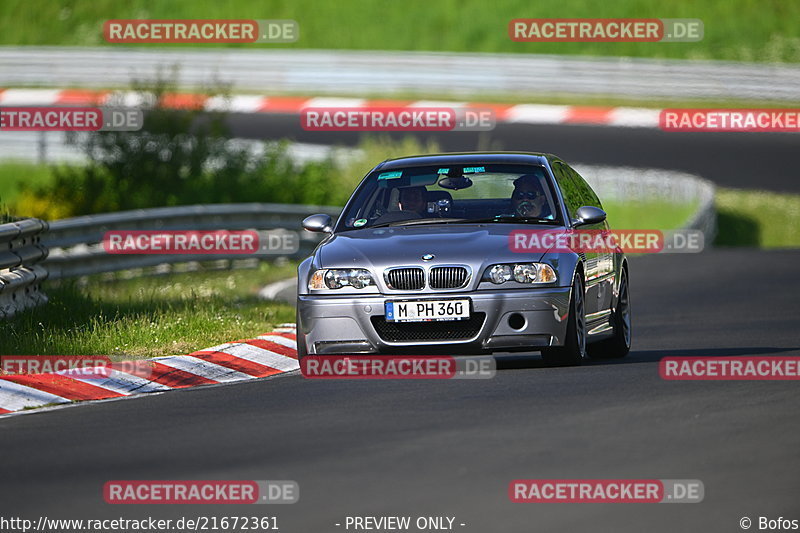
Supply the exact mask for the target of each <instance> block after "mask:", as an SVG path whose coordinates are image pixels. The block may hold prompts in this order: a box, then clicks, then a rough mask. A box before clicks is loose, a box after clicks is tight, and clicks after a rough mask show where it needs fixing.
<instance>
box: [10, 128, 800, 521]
mask: <svg viewBox="0 0 800 533" xmlns="http://www.w3.org/2000/svg"><path fill="white" fill-rule="evenodd" d="M565 128H577V129H572V130H567V129H565V130H563V131H561V130H560V129H559V128H555V129H553V130H552V131H553V135H556V134H558V135H562V136H563V139H568V138H569V137H568V133H569V131H572V132H574V135H575V136H576V139H577V140H573V141H572V143H567V142H566V141H564V142H565V144H564V146H562V147H560V148H559V147H558V146H556V145H555V144H556V141H554V140H552V141H549V142H551V143H552V146H544V147H542V146H541V144H542V143H537V142H536V136H537V135H544V133H542V132H539V133H535V134H531V143H530V144H531V145H537V146H538V147H539V148H542V149H544V150H552V151H553V152H555V153H558V154H560V155H563V156H564V157H567V159H573V158H574V159H580V160H582V161H584V162H603V161H588V160H587V159H586V158H581V157H579V156H580V154H581V152H583V153H590V152H591V151H592V150H593V149H591V148H589V147H585V146H580V144H581V143H584V142H586V138H588V136H589V133H588V132H590V131H594V132H595V137H594V138H595V141H596V142H598V143H603V144H611V140H610V139H608V138H607V137H612V136H613V135H612V133H611V132H608V131H607V130H601V129H597V128H581V127H565ZM509 134H510V133H509ZM651 134H655V135H658V134H657V132H651V133H642V132H639V133H638V134H633V133H630V134H629V133H624V135H631V137H630V141H631V144H627V145H625V146H622V147H618V151H617V153H618V154H627V155H620V158H619V159H613V158H612V156H611V155H609V156H608V157H609V161H608V162H609V163H610V164H634V160H637V159H641V160H642V164H643V165H644V164H645V161H644V159H645V157H644V155H642V152H649V153H654V152H660V151H666V150H670V149H671V150H673V152H672V155H673V157H674V159H673V161H687V160H688V158H687V156H686V154H685V153H682V152H681V151H680V150H678V149H677V148H675V147H673V148H664V147H661V148H660V149H659V150H657V149H656V148H648V147H647V146H646V144H647V143H648V142H651V138H650V137H649V135H651ZM264 135H266V132H265V133H264ZM637 135H638V136H640V137H643V138H644V142H641V143H637V144H634V143H633V140H634V139H635V138H636V136H637ZM304 140H305V139H304ZM617 142H619V143H623V141H622V140H621V139H618V140H617ZM709 142H710V144H712V145H714V144H715V143H717V142H719V146H720V148H715V150H719V151H723V148H721V147H722V145H723V144H724V143H722V141H716V140H714V139H711V140H710V141H709ZM687 143H688V144H689V145H691V144H692V143H691V142H689V141H687ZM520 144H521V141H520ZM767 144H768V143H765V144H764V145H763V147H764V149H766V146H767ZM517 147H519V146H504V148H507V149H510V148H517ZM447 148H449V147H447ZM473 148H474V147H473V146H463V147H461V148H460V149H473ZM690 148H691V150H690ZM700 148H702V147H690V146H688V145H687V147H686V148H685V149H686V150H687V151H698V150H699V149H700ZM776 150H777V149H776ZM707 151H712V149H711V148H708V147H707ZM724 151H725V152H726V153H728V152H730V153H729V155H730V157H731V158H732V160H731V161H730V165H731V168H735V169H738V171H737V173H736V174H735V175H732V177H735V178H736V180H739V181H740V182H741V184H742V186H745V183H746V182H747V179H748V178H747V174H748V172H749V170H751V169H753V168H758V166H759V165H758V163H757V159H756V158H751V157H750V155H749V154H748V153H747V152H744V151H743V152H740V153H739V154H738V156H736V157H734V151H735V150H734V149H733V148H725V150H724ZM597 153H598V154H600V152H599V151H598V152H597ZM662 161H664V162H665V163H666V159H662ZM696 164H698V165H699V164H700V162H696ZM648 166H661V165H660V162H659V161H656V162H654V163H653V164H652V165H648ZM663 166H665V168H682V167H680V166H679V165H677V164H676V165H666V164H664V165H663ZM687 170H691V169H687ZM773 170H780V171H781V172H782V174H781V175H783V176H790V175H791V173H792V167H785V166H781V165H777V164H776V166H775V168H774V169H773ZM771 175H773V176H774V175H776V173H775V172H773V173H772V174H771ZM707 177H709V176H707ZM721 183H724V182H721ZM726 184H727V185H733V183H726ZM781 184H783V185H788V184H789V181H785V180H784V181H779V182H775V185H776V189H783V190H785V189H787V187H785V186H781ZM760 185H762V186H767V185H766V184H764V183H763V182H762V183H761V184H760ZM798 264H800V251H772V252H764V251H756V250H748V249H716V250H710V251H707V252H704V253H702V254H696V255H690V254H680V255H679V254H675V255H659V256H648V257H639V258H635V259H634V260H633V262H632V264H631V290H632V299H633V309H634V334H635V338H634V348H633V351H632V352H631V354H630V355H629V357H628V358H626V359H624V360H622V361H618V362H593V363H590V364H588V365H585V366H583V367H579V368H545V367H543V365H542V363H541V360H540V358H539V357H538V356H536V355H532V356H528V357H525V356H516V357H505V356H503V357H500V358H499V365H500V368H501V370H500V371H499V372H498V373H497V376H496V377H495V378H494V379H491V380H482V381H466V380H465V381H312V380H305V379H304V378H303V377H302V376H299V375H296V374H295V375H289V376H283V377H278V378H274V379H265V380H259V381H253V382H246V383H242V384H236V385H227V386H215V387H205V388H198V389H194V390H189V391H181V392H171V393H165V394H157V395H148V396H145V397H143V398H139V399H128V400H121V401H108V402H98V403H93V404H89V405H83V406H77V407H70V408H66V409H58V410H53V411H48V412H38V413H31V414H26V415H23V416H15V417H9V418H4V419H0V456H1V457H2V461H3V467H2V475H0V516H4V517H9V516H24V517H30V518H35V517H38V516H39V515H42V514H45V515H47V516H48V517H51V518H54V517H57V518H70V517H74V518H103V517H108V518H111V517H120V516H122V517H127V518H139V519H140V518H145V517H147V516H163V517H180V516H189V517H196V516H201V515H205V516H208V515H216V516H222V515H228V516H235V515H238V516H242V515H248V516H249V515H253V514H258V515H268V514H275V515H277V516H278V517H279V526H280V529H281V530H282V531H286V532H290V533H291V532H303V533H316V532H327V531H343V530H344V528H343V527H336V526H335V525H334V524H336V523H343V520H344V518H345V516H347V515H351V516H352V515H369V516H375V515H393V516H394V515H403V516H419V515H432V516H455V518H456V524H461V523H464V524H466V525H465V526H464V527H461V526H456V530H460V531H477V532H506V531H507V532H528V531H631V532H640V531H664V532H675V531H720V532H724V531H741V529H740V528H739V519H740V518H741V517H743V516H748V517H750V518H752V519H753V520H754V521H755V522H756V525H754V527H753V528H751V529H752V530H756V528H757V519H758V517H759V516H767V517H770V518H778V517H779V516H783V517H788V518H796V519H800V503H799V502H798V494H800V459H799V458H800V452H798V450H800V418H799V417H798V415H797V413H798V412H800V394H798V385H797V382H778V381H774V382H768V381H762V382H672V381H663V380H662V379H661V378H660V377H659V374H658V360H659V359H660V358H661V357H663V356H670V355H672V356H686V355H696V356H746V355H764V356H767V355H781V356H788V355H794V356H800V335H798V325H799V324H800V299H798V294H800V291H798V285H799V284H800V283H798V281H797V275H796V269H797V265H798ZM518 478H536V479H547V478H557V479H568V478H581V479H591V478H614V479H626V478H637V479H639V478H647V479H653V478H655V479H700V480H702V481H703V483H704V485H705V500H704V501H703V502H702V503H699V504H673V505H668V504H512V503H510V502H509V500H508V496H507V488H508V484H509V482H510V481H511V480H513V479H518ZM113 479H291V480H295V481H297V482H298V483H299V485H300V501H299V502H298V503H297V504H294V505H283V506H267V507H262V506H258V507H253V506H245V507H242V506H213V507H212V506H112V505H106V504H104V503H103V500H102V487H103V484H104V483H105V482H106V481H108V480H113ZM412 531H413V530H412Z"/></svg>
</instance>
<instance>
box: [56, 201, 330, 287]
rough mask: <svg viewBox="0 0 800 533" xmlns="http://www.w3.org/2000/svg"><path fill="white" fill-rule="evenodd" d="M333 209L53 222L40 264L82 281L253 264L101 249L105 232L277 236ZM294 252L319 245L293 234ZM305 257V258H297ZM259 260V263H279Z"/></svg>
mask: <svg viewBox="0 0 800 533" xmlns="http://www.w3.org/2000/svg"><path fill="white" fill-rule="evenodd" d="M338 212H339V208H336V207H324V206H323V207H319V206H305V205H286V204H266V203H248V204H211V205H190V206H179V207H160V208H154V209H139V210H134V211H122V212H119V213H109V214H102V215H88V216H82V217H75V218H68V219H63V220H57V221H54V222H52V223H51V224H50V231H49V232H48V234H47V236H46V238H45V239H44V243H45V244H46V246H47V247H48V248H49V249H50V255H49V257H48V258H47V261H46V262H45V266H46V267H47V270H48V271H49V272H50V278H51V279H61V278H70V277H76V276H88V275H91V274H99V273H105V272H115V271H120V270H131V269H139V268H146V267H157V266H160V265H169V264H176V263H196V262H200V261H212V262H217V263H218V264H219V262H222V264H223V266H224V265H225V264H227V265H228V266H230V264H231V262H234V261H236V262H243V261H248V262H249V263H253V262H254V261H257V260H258V258H254V257H252V256H247V255H242V254H213V255H209V254H155V255H141V254H137V255H130V254H109V253H107V252H106V250H105V249H104V248H103V236H104V234H105V233H106V232H107V231H113V230H120V231H136V230H159V231H169V230H196V231H203V230H220V229H225V230H256V231H259V230H265V231H268V230H277V229H291V230H292V231H295V230H297V229H299V228H300V226H301V222H302V220H303V218H305V217H306V216H308V215H309V214H313V213H329V214H331V215H335V214H338ZM299 238H300V240H299V243H300V246H299V250H298V251H297V252H295V253H294V254H290V255H285V256H284V257H301V256H302V257H305V256H307V255H309V254H310V253H311V250H312V249H313V248H314V247H315V246H316V244H317V242H319V240H320V236H319V235H317V234H312V233H309V232H305V231H301V232H300V233H299ZM303 254H305V255H303ZM279 256H280V255H273V256H259V258H262V259H263V258H265V257H271V258H275V257H279Z"/></svg>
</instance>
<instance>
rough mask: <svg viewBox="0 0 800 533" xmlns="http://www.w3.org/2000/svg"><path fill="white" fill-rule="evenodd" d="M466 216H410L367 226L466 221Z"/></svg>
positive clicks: (381, 226)
mask: <svg viewBox="0 0 800 533" xmlns="http://www.w3.org/2000/svg"><path fill="white" fill-rule="evenodd" d="M467 221H469V219H468V218H412V219H410V220H395V221H394V222H385V223H383V224H376V225H374V226H369V229H372V228H384V227H386V226H417V225H423V224H448V223H450V222H467Z"/></svg>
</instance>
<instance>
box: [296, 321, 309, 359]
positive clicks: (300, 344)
mask: <svg viewBox="0 0 800 533" xmlns="http://www.w3.org/2000/svg"><path fill="white" fill-rule="evenodd" d="M294 324H295V326H296V327H297V329H296V333H295V338H296V339H297V360H298V361H300V360H301V359H302V358H303V357H305V356H307V355H308V347H307V346H306V336H305V335H303V333H302V332H301V331H300V311H297V312H296V313H295V323H294Z"/></svg>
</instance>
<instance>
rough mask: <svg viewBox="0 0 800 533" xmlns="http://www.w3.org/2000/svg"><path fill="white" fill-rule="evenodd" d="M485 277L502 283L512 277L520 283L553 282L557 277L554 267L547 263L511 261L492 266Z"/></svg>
mask: <svg viewBox="0 0 800 533" xmlns="http://www.w3.org/2000/svg"><path fill="white" fill-rule="evenodd" d="M483 279H484V281H491V282H492V283H494V284H495V285H500V284H502V283H505V282H506V281H511V280H512V279H513V280H514V281H516V282H518V283H552V282H554V281H556V279H557V277H556V272H555V270H553V267H551V266H550V265H548V264H545V263H511V264H506V265H492V266H490V267H489V268H487V269H486V272H485V273H484V275H483Z"/></svg>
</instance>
